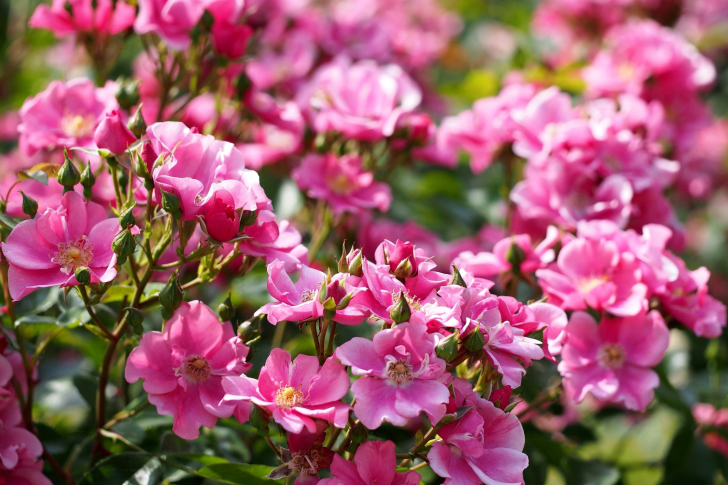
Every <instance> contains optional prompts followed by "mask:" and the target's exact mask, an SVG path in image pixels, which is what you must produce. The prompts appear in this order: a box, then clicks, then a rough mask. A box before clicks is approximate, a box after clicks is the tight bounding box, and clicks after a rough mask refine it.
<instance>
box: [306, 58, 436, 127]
mask: <svg viewBox="0 0 728 485" xmlns="http://www.w3.org/2000/svg"><path fill="white" fill-rule="evenodd" d="M421 101H422V93H421V92H420V89H419V88H418V87H417V85H416V84H415V82H414V81H413V80H412V79H411V78H410V77H409V76H408V75H407V74H406V73H405V72H404V71H403V70H402V68H400V67H399V66H396V65H394V64H390V65H386V66H379V65H377V64H376V63H375V62H373V61H369V60H364V61H359V62H357V63H352V62H351V61H349V60H348V59H346V58H337V59H335V60H334V61H332V62H330V63H328V64H326V65H324V66H322V67H320V68H319V69H318V70H317V71H316V72H315V73H314V75H313V78H312V79H311V81H310V82H309V84H308V85H307V86H305V87H304V88H303V89H302V90H301V91H299V95H298V103H299V105H300V106H301V110H302V111H303V112H304V113H305V114H306V116H307V118H308V119H309V120H310V122H311V124H312V125H313V128H314V129H315V130H316V131H317V132H319V133H324V132H328V131H337V132H340V133H342V134H343V135H344V136H346V137H349V138H354V139H357V140H366V141H376V140H381V139H383V138H386V137H389V136H391V135H392V134H393V133H394V129H395V128H396V126H397V122H398V121H399V119H400V118H401V117H402V116H403V115H405V114H407V113H410V112H412V111H414V110H415V109H416V108H417V107H418V106H419V105H420V102H421Z"/></svg>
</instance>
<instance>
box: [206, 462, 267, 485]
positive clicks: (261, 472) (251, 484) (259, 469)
mask: <svg viewBox="0 0 728 485" xmlns="http://www.w3.org/2000/svg"><path fill="white" fill-rule="evenodd" d="M271 470H273V467H270V466H266V465H248V464H242V463H220V464H215V465H208V466H206V467H203V468H200V469H199V470H197V474H198V475H202V476H203V477H206V478H212V479H214V480H217V481H220V482H223V483H233V484H239V485H273V484H274V483H278V482H275V481H273V480H270V479H268V478H264V477H265V476H266V475H268V474H269V473H270V472H271Z"/></svg>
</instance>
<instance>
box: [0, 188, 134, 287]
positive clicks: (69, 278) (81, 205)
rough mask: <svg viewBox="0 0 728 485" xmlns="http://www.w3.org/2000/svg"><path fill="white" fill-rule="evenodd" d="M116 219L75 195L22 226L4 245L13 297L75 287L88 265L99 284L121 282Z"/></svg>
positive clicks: (64, 199) (68, 195) (98, 206)
mask: <svg viewBox="0 0 728 485" xmlns="http://www.w3.org/2000/svg"><path fill="white" fill-rule="evenodd" d="M119 230H120V227H119V221H118V219H117V218H116V217H112V218H108V217H107V216H106V211H105V210H104V208H103V207H101V206H100V205H98V204H96V203H94V202H85V201H84V200H83V197H82V196H81V195H79V194H77V193H76V192H67V193H66V194H65V195H64V196H63V198H62V199H61V205H60V207H58V208H57V209H46V211H45V212H44V213H43V214H37V215H36V216H35V219H31V220H27V221H23V222H21V223H20V224H18V225H17V226H16V227H15V229H13V231H12V232H11V233H10V235H9V236H8V240H7V242H5V243H2V251H3V255H4V256H5V257H6V258H7V259H8V262H9V263H10V270H9V272H8V280H9V286H10V295H11V296H12V297H13V300H15V301H17V300H20V299H21V298H23V297H24V296H25V295H27V294H29V293H31V292H33V291H34V290H36V289H38V288H46V287H49V286H62V287H65V286H74V285H77V284H78V281H76V277H75V276H74V273H75V271H76V269H77V268H79V267H82V266H85V267H87V268H89V270H90V272H91V281H92V282H94V283H98V282H104V283H105V282H107V281H111V280H113V279H114V278H115V277H116V268H115V267H114V266H115V265H116V255H115V254H114V252H113V251H112V250H111V242H112V240H113V239H114V236H116V234H117V233H118V232H119Z"/></svg>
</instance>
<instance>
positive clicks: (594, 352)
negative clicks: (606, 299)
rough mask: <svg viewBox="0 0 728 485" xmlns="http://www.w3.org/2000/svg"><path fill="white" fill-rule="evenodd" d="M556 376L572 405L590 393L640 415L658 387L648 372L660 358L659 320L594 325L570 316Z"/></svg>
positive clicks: (663, 336)
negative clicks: (559, 378) (558, 377)
mask: <svg viewBox="0 0 728 485" xmlns="http://www.w3.org/2000/svg"><path fill="white" fill-rule="evenodd" d="M566 332H567V336H568V337H567V341H566V344H564V348H563V350H562V352H561V363H560V364H559V372H560V373H561V375H562V376H563V378H564V389H565V390H566V392H567V393H568V394H569V397H571V398H572V399H573V400H574V401H576V402H581V401H582V400H583V399H584V398H585V397H586V395H587V393H591V394H592V395H593V396H594V397H596V398H597V399H599V400H600V401H604V402H614V403H621V404H622V405H623V406H624V407H625V408H627V409H631V410H634V411H644V410H645V408H646V407H647V405H648V404H650V402H651V401H652V398H653V396H654V392H653V390H654V388H655V387H657V385H658V384H659V378H658V376H657V373H656V372H655V371H653V370H652V369H650V367H654V366H656V365H657V364H659V363H660V361H661V360H662V358H663V357H664V356H665V350H666V349H667V344H668V341H669V337H670V334H669V331H668V329H667V326H666V325H665V322H664V321H663V320H662V317H661V316H660V314H659V313H658V312H656V311H651V312H649V313H647V314H644V313H642V314H639V315H636V316H632V317H623V318H606V317H605V318H603V319H602V321H601V322H600V323H599V325H597V322H596V321H595V320H594V318H592V316H591V315H589V314H588V313H585V312H575V313H574V314H573V315H572V316H571V319H570V320H569V325H568V326H567V327H566Z"/></svg>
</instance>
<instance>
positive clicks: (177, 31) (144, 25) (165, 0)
mask: <svg viewBox="0 0 728 485" xmlns="http://www.w3.org/2000/svg"><path fill="white" fill-rule="evenodd" d="M207 3H208V1H206V0H139V14H138V15H137V18H136V20H135V22H134V31H135V32H136V33H137V34H140V35H141V34H150V33H154V34H157V35H159V36H160V37H161V38H162V39H163V40H164V41H165V42H166V43H167V44H168V45H169V46H170V47H171V48H172V49H174V50H182V49H184V48H186V47H187V46H189V44H190V42H191V39H190V32H191V31H192V29H193V28H194V27H195V25H197V23H198V22H199V21H200V20H201V19H202V15H203V14H204V13H205V7H206V4H207Z"/></svg>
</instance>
